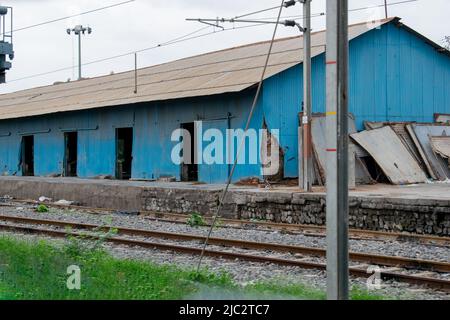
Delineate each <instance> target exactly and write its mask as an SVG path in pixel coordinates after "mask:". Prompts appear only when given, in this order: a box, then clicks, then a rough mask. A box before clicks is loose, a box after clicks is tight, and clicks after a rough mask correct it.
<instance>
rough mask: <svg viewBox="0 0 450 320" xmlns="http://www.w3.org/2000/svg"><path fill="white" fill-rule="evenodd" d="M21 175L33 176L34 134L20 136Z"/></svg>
mask: <svg viewBox="0 0 450 320" xmlns="http://www.w3.org/2000/svg"><path fill="white" fill-rule="evenodd" d="M22 176H34V136H24V137H22Z"/></svg>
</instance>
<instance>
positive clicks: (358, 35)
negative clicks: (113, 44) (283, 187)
mask: <svg viewBox="0 0 450 320" xmlns="http://www.w3.org/2000/svg"><path fill="white" fill-rule="evenodd" d="M349 38H350V39H351V40H350V111H351V112H352V113H353V115H354V116H355V119H356V124H357V127H358V129H363V121H417V122H431V121H433V115H434V114H435V113H450V85H449V84H450V54H449V52H448V51H447V50H445V49H443V48H441V47H440V46H438V45H437V44H435V43H433V42H432V41H430V40H428V39H426V38H425V37H423V36H421V35H420V34H419V33H417V32H415V31H413V30H412V29H411V28H409V27H407V26H405V25H403V24H402V23H401V22H400V19H398V18H392V19H387V20H383V21H379V22H373V23H370V24H366V23H363V24H357V25H352V26H350V30H349ZM312 44H313V48H312V53H313V56H314V58H313V68H312V74H313V110H314V112H324V111H325V54H324V52H325V33H324V32H317V33H314V34H313V36H312ZM301 45H302V40H301V39H300V38H299V37H294V38H287V39H280V40H277V41H276V43H275V46H274V49H273V54H272V56H271V59H270V62H269V68H268V72H267V75H266V79H265V81H264V84H263V91H262V96H261V99H260V100H259V105H258V107H257V111H256V114H255V115H254V117H253V120H252V123H251V128H254V129H256V130H258V129H261V128H262V127H263V124H265V125H267V127H268V128H269V129H271V130H273V129H279V137H278V139H279V143H280V146H281V148H282V149H283V154H284V157H283V159H284V176H285V177H297V176H298V167H299V166H298V161H299V160H298V125H299V122H298V113H299V112H300V110H301V102H302V90H301V88H302V85H303V84H302V74H303V73H302V64H301V62H302V60H301V57H302V49H301ZM267 49H268V43H267V42H262V43H256V44H251V45H247V46H242V47H237V48H231V49H227V50H222V51H219V52H213V53H209V54H204V55H200V56H196V57H191V58H186V59H181V60H178V61H174V62H170V63H166V64H162V65H158V66H153V67H149V68H145V69H139V70H137V79H138V80H137V83H135V72H134V71H131V72H126V73H120V74H115V75H109V76H104V77H98V78H92V79H85V80H81V81H76V82H70V83H60V84H55V85H52V86H47V87H40V88H34V89H29V90H24V91H20V92H15V93H11V94H5V95H2V96H1V99H0V170H1V173H2V174H3V175H18V176H19V175H36V176H57V175H65V176H75V175H76V176H78V177H80V178H89V177H96V176H102V175H106V176H116V177H117V178H124V179H128V178H134V179H158V178H161V177H165V176H173V177H176V179H178V180H180V179H186V180H198V181H202V182H206V183H222V182H225V180H226V178H227V176H228V173H229V170H230V165H228V164H205V163H203V164H202V163H200V164H198V166H196V167H195V168H193V167H192V166H191V167H183V166H180V165H179V164H176V163H174V162H173V161H172V159H171V154H172V150H173V148H174V146H175V145H176V144H177V142H175V141H172V139H171V136H172V133H173V131H174V130H176V129H177V128H184V129H187V130H192V127H193V124H194V122H196V121H202V126H203V130H206V129H209V128H215V129H218V130H220V132H222V133H223V135H224V136H225V134H226V130H227V129H232V128H244V126H245V122H246V119H247V116H248V112H249V110H250V106H251V102H252V99H253V96H254V94H255V84H256V83H257V82H258V80H259V79H258V78H259V77H260V75H261V70H262V66H263V62H264V58H265V54H266V53H267ZM136 87H137V92H135V88H136ZM202 143H203V144H204V146H205V147H206V146H207V145H208V143H210V142H208V141H206V142H202ZM247 157H249V156H247ZM191 171H192V172H191ZM253 176H261V169H260V165H259V164H242V165H239V166H238V168H237V171H236V173H235V180H239V179H242V178H246V177H253Z"/></svg>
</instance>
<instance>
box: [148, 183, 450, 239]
mask: <svg viewBox="0 0 450 320" xmlns="http://www.w3.org/2000/svg"><path fill="white" fill-rule="evenodd" d="M143 197H144V198H145V209H146V210H150V211H161V212H177V213H186V214H187V213H191V212H200V213H202V214H208V215H212V214H214V213H215V210H216V208H217V203H218V199H219V197H220V192H218V191H201V192H199V191H197V192H192V190H187V191H183V190H163V189H155V190H146V191H145V192H144V193H143ZM325 210H326V202H325V195H324V194H317V195H316V194H315V195H307V194H301V193H275V192H246V191H230V194H229V195H228V196H227V199H226V201H225V205H224V210H223V213H222V215H223V216H224V217H227V218H242V219H259V220H267V221H275V222H283V223H299V224H315V225H324V224H325V222H326V219H325V218H326V213H325V212H326V211H325ZM349 225H350V227H352V228H358V229H366V230H378V231H395V232H402V231H407V232H413V233H419V234H434V235H445V236H450V202H449V201H439V200H426V199H425V200H424V199H420V200H414V199H385V198H363V197H350V214H349Z"/></svg>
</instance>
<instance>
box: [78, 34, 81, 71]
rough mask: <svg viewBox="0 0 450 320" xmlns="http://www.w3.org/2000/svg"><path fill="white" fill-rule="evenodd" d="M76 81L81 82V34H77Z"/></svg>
mask: <svg viewBox="0 0 450 320" xmlns="http://www.w3.org/2000/svg"><path fill="white" fill-rule="evenodd" d="M78 80H81V32H80V33H78Z"/></svg>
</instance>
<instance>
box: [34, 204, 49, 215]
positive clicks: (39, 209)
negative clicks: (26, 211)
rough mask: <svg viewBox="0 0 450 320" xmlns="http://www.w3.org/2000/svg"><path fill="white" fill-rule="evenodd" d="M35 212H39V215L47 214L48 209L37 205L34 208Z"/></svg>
mask: <svg viewBox="0 0 450 320" xmlns="http://www.w3.org/2000/svg"><path fill="white" fill-rule="evenodd" d="M36 211H37V212H40V213H44V212H49V209H48V207H47V206H46V205H44V204H40V205H38V207H37V208H36Z"/></svg>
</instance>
